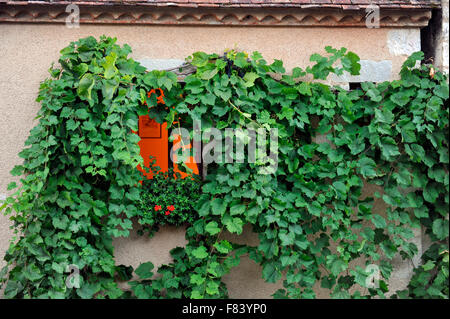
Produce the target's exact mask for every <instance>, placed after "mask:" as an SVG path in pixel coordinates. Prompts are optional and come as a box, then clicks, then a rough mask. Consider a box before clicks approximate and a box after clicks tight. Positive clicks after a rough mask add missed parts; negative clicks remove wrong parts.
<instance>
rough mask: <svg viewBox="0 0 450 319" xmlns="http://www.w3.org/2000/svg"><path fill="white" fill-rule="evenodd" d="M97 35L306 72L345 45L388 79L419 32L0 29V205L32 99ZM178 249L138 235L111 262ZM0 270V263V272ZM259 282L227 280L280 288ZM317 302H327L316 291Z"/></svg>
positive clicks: (255, 290)
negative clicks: (385, 70) (247, 55)
mask: <svg viewBox="0 0 450 319" xmlns="http://www.w3.org/2000/svg"><path fill="white" fill-rule="evenodd" d="M102 34H106V35H108V36H115V37H117V38H118V42H119V43H120V44H123V43H128V44H129V45H130V46H131V47H132V48H133V53H132V56H133V58H135V59H184V58H185V57H187V56H188V55H190V54H192V53H193V52H195V51H205V52H222V51H223V50H224V49H226V48H233V47H237V48H239V49H242V50H245V51H247V52H252V51H254V50H258V51H260V52H261V53H262V54H263V56H264V57H265V58H266V60H268V61H269V62H271V61H272V59H274V58H278V59H282V60H283V61H284V62H285V66H286V68H287V69H290V68H292V67H294V66H301V67H305V66H306V65H307V64H308V61H309V56H310V55H311V54H312V53H316V52H318V53H324V47H325V46H326V45H331V46H334V47H342V46H344V47H347V48H348V49H349V50H352V51H354V52H356V53H357V54H358V55H359V56H360V57H361V59H364V60H369V61H381V60H388V61H391V62H392V75H391V77H395V75H396V74H397V73H398V71H399V68H400V66H401V64H402V62H403V61H404V60H405V58H406V56H407V54H408V53H410V51H411V50H413V49H416V48H417V46H418V45H420V42H419V41H420V35H419V30H417V29H398V30H391V29H357V28H333V29H330V28H300V27H299V28H294V27H274V28H268V27H260V28H258V27H175V26H131V25H130V26H125V25H123V26H112V25H81V26H80V28H79V29H69V28H66V27H65V26H63V25H55V24H0V96H1V97H2V99H1V101H0V199H1V197H4V196H5V195H6V194H7V191H6V186H7V185H8V183H9V182H11V181H12V180H13V179H12V178H11V177H10V175H9V171H10V170H11V169H12V168H13V167H14V165H16V164H19V163H21V160H20V158H19V157H18V156H17V154H18V153H19V152H20V151H21V150H22V148H23V146H24V141H25V139H26V138H27V136H28V132H29V130H30V129H31V128H32V127H33V126H34V125H35V122H34V120H33V118H34V117H35V115H36V112H37V110H38V109H39V104H38V103H37V102H35V98H36V96H37V93H38V89H39V83H40V81H42V80H43V79H45V78H46V77H47V74H48V73H47V69H48V68H49V67H50V65H51V63H52V62H53V61H57V59H58V56H59V50H61V49H62V48H64V47H65V46H66V45H68V44H69V42H70V41H74V40H77V39H79V38H80V37H86V36H89V35H93V36H95V37H99V36H100V35H102ZM402 42H405V43H404V46H402V45H401V43H402ZM419 48H420V46H419ZM9 225H10V222H9V220H8V218H7V217H5V216H0V256H1V258H0V259H2V257H3V255H4V252H5V250H6V249H7V247H8V241H9V239H10V238H11V235H12V232H11V231H10V230H9ZM240 240H243V241H247V242H250V243H252V244H257V241H258V240H257V237H256V236H255V235H254V234H252V233H251V232H250V231H249V230H247V231H246V232H245V233H244V235H242V236H241V238H240ZM184 243H185V240H184V233H183V229H175V228H170V227H169V228H164V229H162V230H161V231H160V232H159V233H158V234H157V235H156V236H155V237H154V238H153V239H152V240H148V239H146V238H143V237H137V236H136V235H132V236H131V237H130V238H127V239H117V240H115V246H116V256H117V263H118V264H129V265H133V266H137V265H138V264H139V263H140V262H145V261H149V260H151V261H152V262H154V263H155V265H159V264H161V263H164V262H167V261H169V253H168V251H169V250H170V249H171V248H172V247H176V246H177V245H183V244H184ZM3 264H4V262H3V260H0V267H2V266H3ZM405 276H406V277H408V276H409V273H405V274H404V276H403V277H405ZM260 278H261V269H260V268H259V267H257V266H256V265H255V264H254V263H253V261H251V260H248V259H243V261H242V263H241V265H240V266H239V267H237V268H236V269H234V270H233V271H232V273H231V274H230V275H227V276H226V278H225V280H226V282H227V284H228V287H229V292H230V297H232V298H270V295H271V294H272V293H273V292H275V290H276V289H278V288H280V287H281V283H279V284H267V283H264V282H263V281H262V280H261V279H260ZM402 285H404V283H402V284H400V286H402ZM319 296H320V297H326V296H327V295H326V293H324V292H321V293H320V294H319Z"/></svg>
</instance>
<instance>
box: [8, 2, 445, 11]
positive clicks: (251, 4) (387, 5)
mask: <svg viewBox="0 0 450 319" xmlns="http://www.w3.org/2000/svg"><path fill="white" fill-rule="evenodd" d="M0 3H6V4H9V5H27V4H48V5H58V4H64V5H65V4H69V3H78V4H81V5H145V6H158V7H164V6H166V7H169V6H170V7H177V6H178V7H184V6H190V7H239V6H242V7H255V8H259V7H268V6H270V7H304V6H308V7H336V6H339V7H341V8H342V9H358V8H359V9H360V8H364V7H367V6H368V5H370V4H375V5H379V6H380V7H382V8H399V7H401V8H405V9H414V8H431V7H436V6H440V0H87V1H70V0H29V1H24V0H0Z"/></svg>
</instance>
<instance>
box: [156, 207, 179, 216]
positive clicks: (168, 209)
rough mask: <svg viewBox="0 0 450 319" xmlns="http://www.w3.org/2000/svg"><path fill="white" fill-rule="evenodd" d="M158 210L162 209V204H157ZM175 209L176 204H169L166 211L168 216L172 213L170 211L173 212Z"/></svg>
mask: <svg viewBox="0 0 450 319" xmlns="http://www.w3.org/2000/svg"><path fill="white" fill-rule="evenodd" d="M158 210H162V207H161V205H155V211H158ZM174 210H175V206H173V205H169V206H167V210H166V212H165V214H166V216H167V215H170V213H171V212H173V211H174Z"/></svg>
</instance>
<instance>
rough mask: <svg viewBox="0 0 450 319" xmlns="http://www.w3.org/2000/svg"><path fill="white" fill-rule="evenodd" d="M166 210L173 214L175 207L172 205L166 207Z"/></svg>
mask: <svg viewBox="0 0 450 319" xmlns="http://www.w3.org/2000/svg"><path fill="white" fill-rule="evenodd" d="M167 209H168V210H170V211H171V212H173V211H174V210H175V206H173V205H170V206H167Z"/></svg>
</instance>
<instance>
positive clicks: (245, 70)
mask: <svg viewBox="0 0 450 319" xmlns="http://www.w3.org/2000/svg"><path fill="white" fill-rule="evenodd" d="M326 51H327V55H326V56H321V55H318V54H314V55H312V56H311V62H312V66H310V67H308V68H306V69H301V68H294V69H293V70H292V73H291V74H286V72H285V69H284V67H283V63H282V62H281V61H280V60H275V61H274V62H273V63H272V64H268V63H267V62H266V61H265V60H264V59H263V57H262V56H261V55H260V54H259V53H258V52H254V53H253V54H252V55H251V56H250V57H249V56H248V55H247V54H246V53H244V52H236V51H230V52H227V53H225V54H224V55H218V54H206V53H203V52H196V53H194V54H193V56H192V57H189V58H188V59H189V61H190V62H191V64H192V65H194V66H195V67H196V68H197V70H196V72H195V73H194V74H192V75H189V76H187V77H186V78H185V85H184V86H182V85H181V84H180V83H178V82H177V78H176V75H175V74H174V73H172V72H165V71H152V72H149V73H146V72H145V70H144V68H142V67H141V66H140V65H139V64H138V63H136V62H134V61H133V60H131V59H129V58H127V54H128V53H129V52H130V49H129V47H128V46H124V47H123V48H120V47H118V46H117V45H115V44H114V40H111V39H109V38H102V39H101V40H100V41H99V42H97V41H95V39H93V38H87V39H82V40H80V41H78V42H76V43H72V44H71V45H70V46H69V47H67V48H66V49H64V50H62V51H61V54H62V56H61V59H60V64H61V68H56V69H51V73H52V76H53V78H52V79H49V80H47V81H45V82H44V83H43V84H42V87H41V92H40V94H39V98H38V100H39V101H41V102H42V109H41V111H40V112H39V118H40V122H39V124H38V125H37V126H36V127H35V128H34V129H33V130H32V131H31V134H30V137H29V139H28V141H27V146H29V147H28V148H26V149H25V150H24V151H23V152H22V153H21V156H22V157H23V158H24V164H23V165H21V166H18V167H17V168H15V169H14V170H13V174H14V175H17V176H20V175H22V176H25V177H23V178H22V180H21V182H22V184H21V186H20V188H19V190H18V191H17V192H16V193H14V194H13V195H12V196H11V197H9V198H8V199H7V200H6V203H5V205H6V206H7V207H6V212H7V213H12V216H11V219H12V220H13V222H14V226H15V229H16V231H17V238H16V240H15V241H14V242H13V243H12V244H11V247H10V249H9V250H8V252H7V254H6V257H5V259H6V261H7V262H8V266H7V267H6V268H5V269H4V271H3V276H2V278H3V279H2V281H3V282H6V291H5V293H6V296H7V297H10V298H18V297H19V298H21V297H49V298H71V297H81V298H90V297H92V296H95V297H99V298H100V297H107V298H117V297H137V298H182V297H184V298H221V297H227V296H228V293H227V290H226V286H225V284H224V283H223V282H222V280H221V279H222V277H223V275H224V274H226V273H229V271H230V270H231V269H232V268H233V267H235V266H237V265H238V264H239V262H240V259H241V257H242V256H244V255H246V256H248V257H249V258H251V259H252V260H254V261H255V262H256V263H258V264H260V265H261V266H262V276H263V279H264V280H265V281H267V282H276V281H279V280H282V278H283V289H280V290H278V291H277V292H275V294H274V297H275V298H314V297H315V292H314V290H313V287H315V286H316V285H320V286H321V287H322V288H326V289H329V291H330V295H331V297H333V298H370V297H373V296H380V297H385V296H386V295H387V294H388V293H389V294H392V293H394V292H393V291H391V290H390V289H389V278H390V276H391V272H392V268H393V267H392V259H393V257H394V256H396V255H398V254H399V255H400V256H401V257H402V258H405V259H410V258H412V257H413V256H414V255H416V254H417V253H418V250H417V247H416V246H415V245H414V243H413V242H411V241H410V239H411V238H413V237H414V232H413V230H414V229H420V227H424V229H425V232H426V234H427V235H428V236H429V237H430V238H431V240H432V241H433V242H434V244H433V245H432V246H431V247H430V250H429V251H428V252H427V253H425V255H424V262H425V263H424V265H423V266H420V267H419V268H418V269H417V270H416V274H415V275H414V276H413V279H412V281H411V283H410V285H409V287H408V289H407V290H405V291H403V292H399V293H398V294H396V295H395V296H397V297H402V298H407V297H412V298H414V297H420V298H442V297H446V298H448V236H449V231H448V229H449V224H448V205H449V173H448V172H449V169H448V162H449V159H448V154H449V151H448V147H449V133H448V128H449V127H448V118H449V111H448V97H449V88H448V84H447V82H446V81H447V79H446V77H445V76H444V75H443V74H442V73H440V72H435V71H434V68H433V67H432V66H431V65H427V64H422V65H420V66H419V67H416V64H417V62H418V61H421V60H422V59H423V54H422V53H421V52H418V53H415V54H413V55H412V56H411V57H409V58H408V59H407V60H406V61H405V63H404V65H403V67H402V70H401V73H400V78H399V80H395V81H392V82H383V83H379V84H373V83H362V85H361V88H360V89H357V90H352V91H347V90H344V89H342V88H340V87H332V86H329V85H325V84H323V83H320V82H308V81H299V78H308V77H309V78H314V79H321V80H324V79H326V78H327V77H328V76H329V75H330V74H331V73H334V74H337V75H340V74H342V73H343V72H349V73H350V74H357V73H358V72H359V68H360V66H359V63H358V61H359V58H358V56H357V55H356V54H354V53H352V52H348V51H347V50H346V49H345V48H342V49H339V50H337V49H333V48H330V47H327V48H326ZM336 65H339V66H338V67H336ZM156 88H162V89H163V90H164V101H165V105H161V103H160V104H157V100H156V94H153V95H151V96H150V97H148V96H147V95H146V92H149V90H151V89H156ZM145 103H146V104H147V105H149V106H150V105H152V106H153V107H150V109H149V115H150V116H151V117H152V118H155V119H156V120H157V121H158V122H159V123H162V122H164V121H165V122H167V123H168V127H172V129H176V128H177V126H175V125H174V122H176V123H177V124H176V125H178V124H180V125H181V126H182V127H190V124H192V121H193V120H201V123H202V128H203V129H207V128H209V127H216V128H219V129H225V128H233V129H236V128H259V127H266V128H267V127H271V128H277V129H278V132H279V154H278V166H277V170H276V171H275V172H274V173H273V174H266V175H263V174H260V173H259V168H260V167H261V166H262V163H261V162H258V161H257V162H255V163H253V162H250V161H248V160H245V161H244V162H243V163H241V162H240V161H237V160H235V161H233V162H232V163H229V162H222V163H216V164H215V165H210V166H208V170H207V172H208V175H207V177H206V180H205V181H204V184H203V186H202V189H201V195H200V197H199V199H198V200H193V201H192V203H194V209H195V210H196V212H197V214H198V217H197V218H196V220H194V221H192V225H190V227H188V228H187V230H186V239H187V240H188V244H187V245H186V247H185V248H176V249H174V250H172V252H171V254H172V257H173V259H174V261H173V262H172V263H170V264H167V265H163V266H161V267H160V268H159V269H158V273H160V274H161V276H158V277H157V278H156V279H154V278H153V275H154V274H153V273H152V269H153V265H152V264H151V262H147V263H144V264H142V265H141V266H139V267H138V268H137V269H136V274H137V275H138V276H140V278H141V279H142V280H139V281H133V282H130V287H131V292H126V293H124V292H122V291H121V290H120V289H118V288H117V285H116V283H115V280H114V275H115V274H116V273H117V272H120V268H119V267H116V266H115V265H114V261H113V247H112V245H111V236H121V235H127V234H128V229H130V228H131V222H130V219H129V218H131V217H133V216H136V215H137V214H138V209H137V205H139V203H140V200H141V196H140V195H141V192H140V190H141V189H140V188H139V187H138V186H136V185H138V184H139V183H138V181H139V179H140V178H142V177H141V176H140V174H139V173H138V172H137V170H136V169H135V167H136V165H137V164H140V163H142V159H141V158H140V157H139V149H138V147H137V141H138V140H139V138H138V137H137V135H135V134H132V133H131V130H137V116H138V115H139V114H144V113H145V112H146V108H147V107H145V109H144V110H143V109H142V108H143V107H142V105H145ZM175 119H177V120H176V121H175ZM181 166H182V165H180V167H181ZM365 185H376V186H379V192H376V193H374V194H370V195H369V196H367V195H366V194H365V193H363V187H364V186H365ZM14 186H15V185H12V186H11V187H12V188H13V187H14ZM377 197H378V198H379V199H378V200H382V201H384V202H385V203H386V204H387V206H388V208H387V209H386V210H385V209H381V208H379V207H380V206H379V205H374V201H375V198H377ZM155 205H160V206H161V208H162V210H161V211H158V213H160V214H161V212H165V211H169V210H168V209H167V206H170V205H174V207H175V210H174V211H173V212H172V213H171V214H170V215H168V216H162V215H161V218H171V217H172V214H174V215H175V214H176V212H177V210H178V209H179V208H181V207H182V206H183V205H181V206H180V205H178V204H177V203H175V201H171V202H161V203H159V202H158V201H156V200H155V201H154V200H153V199H152V200H151V201H149V204H148V206H147V208H148V210H153V211H154V207H155ZM381 207H382V206H381ZM13 211H14V212H13ZM141 218H143V217H142V216H141ZM158 222H160V221H158ZM151 223H153V221H152V222H151ZM245 225H249V226H251V228H252V230H253V231H254V232H256V233H257V234H258V236H259V244H258V245H256V246H249V245H242V244H238V243H234V242H231V241H229V240H225V239H224V237H223V235H224V233H225V232H230V233H233V234H236V235H240V234H241V233H242V232H243V228H244V226H245ZM354 261H359V262H354ZM68 264H75V265H77V266H78V267H79V268H80V269H81V270H82V271H81V275H82V277H83V282H82V284H81V288H80V289H71V288H67V287H66V285H65V283H64V280H65V275H64V270H65V267H66V266H67V265H68ZM369 264H375V265H377V266H378V267H379V270H380V280H379V282H378V285H376V286H375V287H372V286H369V284H368V282H369V281H368V280H367V279H368V278H369V277H370V274H369V272H368V271H366V269H367V268H366V267H365V266H366V265H369ZM283 273H284V274H285V276H284V277H283V276H282V274H283ZM353 288H356V289H353ZM351 292H352V293H351Z"/></svg>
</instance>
